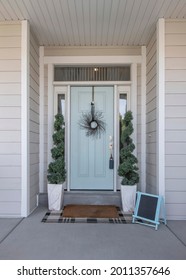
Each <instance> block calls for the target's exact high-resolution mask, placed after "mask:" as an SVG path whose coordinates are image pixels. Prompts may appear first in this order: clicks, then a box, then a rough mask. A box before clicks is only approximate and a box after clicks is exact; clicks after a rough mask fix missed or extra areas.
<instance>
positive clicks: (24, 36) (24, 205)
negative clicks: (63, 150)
mask: <svg viewBox="0 0 186 280" xmlns="http://www.w3.org/2000/svg"><path fill="white" fill-rule="evenodd" d="M29 54H30V29H29V23H28V21H27V20H23V21H22V22H21V174H22V179H21V189H22V192H21V216H22V217H27V216H28V215H29V211H30V168H29V162H30V161H29V156H30V155H29Z"/></svg>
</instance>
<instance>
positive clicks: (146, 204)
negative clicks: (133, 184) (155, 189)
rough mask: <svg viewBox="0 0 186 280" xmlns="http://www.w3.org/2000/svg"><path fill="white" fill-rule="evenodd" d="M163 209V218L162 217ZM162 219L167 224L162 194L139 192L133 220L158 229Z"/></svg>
mask: <svg viewBox="0 0 186 280" xmlns="http://www.w3.org/2000/svg"><path fill="white" fill-rule="evenodd" d="M161 210H162V213H161V214H162V215H163V218H161V219H160V211H161ZM160 221H162V222H164V224H166V223H167V222H166V215H165V206H164V199H163V197H162V196H160V195H153V194H148V193H142V192H137V200H136V206H135V209H134V215H133V219H132V222H133V223H138V224H143V225H147V226H151V227H155V229H156V230H157V229H158V225H159V224H160Z"/></svg>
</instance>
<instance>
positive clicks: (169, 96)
mask: <svg viewBox="0 0 186 280" xmlns="http://www.w3.org/2000/svg"><path fill="white" fill-rule="evenodd" d="M165 26H166V28H165V33H166V34H165V44H166V46H165V56H166V58H165V68H166V69H165V92H166V97H165V188H166V208H167V215H168V218H170V219H171V218H172V219H186V21H181V22H180V21H174V22H169V21H166V25H165Z"/></svg>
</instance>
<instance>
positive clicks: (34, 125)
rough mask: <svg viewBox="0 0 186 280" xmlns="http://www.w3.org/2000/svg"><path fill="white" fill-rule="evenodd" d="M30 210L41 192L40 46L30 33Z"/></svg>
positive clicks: (35, 204) (34, 205)
mask: <svg viewBox="0 0 186 280" xmlns="http://www.w3.org/2000/svg"><path fill="white" fill-rule="evenodd" d="M29 101H30V102H29V106H30V111H29V114H30V125H29V128H30V131H29V141H30V143H29V147H30V155H29V160H30V184H29V185H30V190H29V192H30V195H29V197H30V203H29V205H30V209H29V210H30V212H32V211H33V209H34V208H35V207H36V206H37V194H38V193H39V46H38V43H37V40H36V39H35V37H34V35H33V33H32V31H31V33H30V100H29Z"/></svg>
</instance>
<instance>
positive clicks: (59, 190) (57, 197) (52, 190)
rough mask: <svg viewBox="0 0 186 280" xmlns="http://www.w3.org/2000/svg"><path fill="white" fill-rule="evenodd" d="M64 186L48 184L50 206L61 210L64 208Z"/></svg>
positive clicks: (51, 208) (50, 208) (52, 208)
mask: <svg viewBox="0 0 186 280" xmlns="http://www.w3.org/2000/svg"><path fill="white" fill-rule="evenodd" d="M63 196H64V187H63V185H62V184H48V208H49V210H56V211H59V210H61V209H62V204H63Z"/></svg>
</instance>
